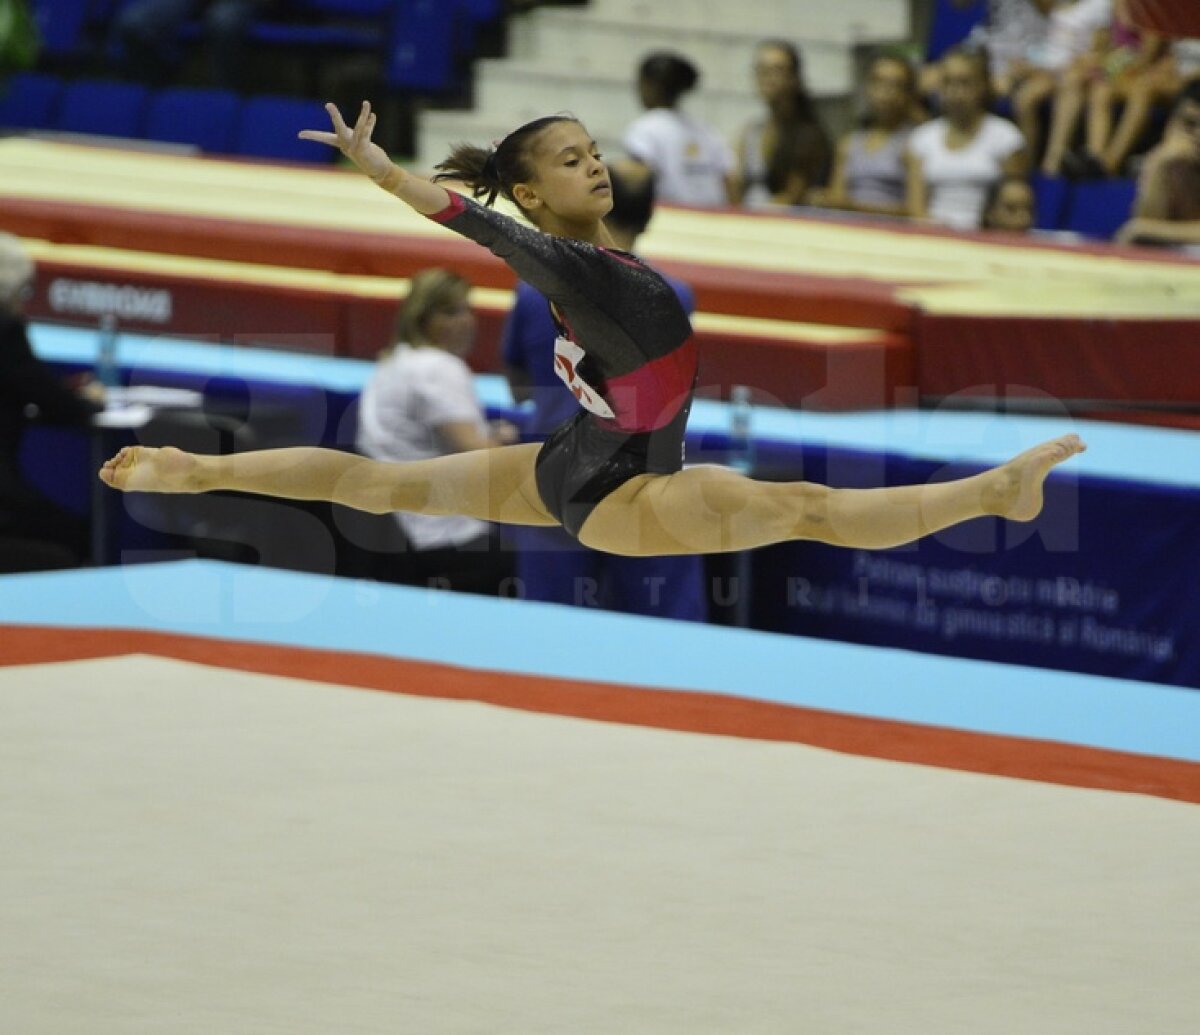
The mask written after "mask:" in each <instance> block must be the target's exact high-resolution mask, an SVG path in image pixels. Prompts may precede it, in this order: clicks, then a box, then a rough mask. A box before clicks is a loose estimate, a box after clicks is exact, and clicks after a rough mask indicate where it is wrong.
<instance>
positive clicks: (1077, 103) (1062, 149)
mask: <svg viewBox="0 0 1200 1035" xmlns="http://www.w3.org/2000/svg"><path fill="white" fill-rule="evenodd" d="M1086 89H1087V80H1086V77H1085V75H1084V74H1083V73H1082V72H1078V71H1075V70H1072V71H1070V72H1068V73H1067V74H1065V75H1064V76H1063V79H1062V82H1061V83H1059V87H1058V92H1057V94H1056V95H1055V97H1054V108H1053V111H1052V112H1051V116H1050V136H1049V139H1048V140H1047V142H1046V155H1045V157H1044V158H1043V159H1042V172H1043V173H1044V174H1045V175H1046V176H1057V175H1058V174H1059V173H1060V172H1061V171H1062V163H1063V156H1064V155H1066V153H1067V148H1069V147H1070V146H1071V139H1072V138H1073V137H1074V136H1075V130H1076V128H1077V127H1078V126H1079V118H1080V116H1081V115H1082V114H1083V106H1084V103H1085V91H1086Z"/></svg>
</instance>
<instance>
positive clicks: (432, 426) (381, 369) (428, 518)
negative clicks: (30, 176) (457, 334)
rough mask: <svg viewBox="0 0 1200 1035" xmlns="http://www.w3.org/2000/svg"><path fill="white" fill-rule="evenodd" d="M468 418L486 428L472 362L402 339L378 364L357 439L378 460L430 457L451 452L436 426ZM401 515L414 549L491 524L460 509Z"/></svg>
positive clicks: (452, 542) (464, 537)
mask: <svg viewBox="0 0 1200 1035" xmlns="http://www.w3.org/2000/svg"><path fill="white" fill-rule="evenodd" d="M463 422H467V423H473V424H475V425H476V426H477V427H478V429H479V432H480V434H481V435H486V434H487V422H486V421H485V419H484V415H483V410H482V408H481V407H480V405H479V399H478V397H477V396H476V394H475V384H474V381H473V379H472V375H471V368H470V367H468V366H467V364H466V363H464V362H463V361H462V360H461V359H459V358H458V357H457V356H454V355H451V354H450V353H449V352H446V351H444V350H443V349H438V348H429V347H425V348H412V347H410V346H408V345H404V344H400V345H397V346H396V348H395V349H394V350H393V351H392V352H391V354H390V355H388V356H385V357H384V358H383V359H381V360H380V361H379V362H378V363H377V364H376V365H375V370H374V372H373V373H372V374H371V377H370V380H368V382H367V385H366V387H365V388H364V389H363V394H362V398H361V399H360V400H359V411H358V434H357V436H356V440H355V444H356V446H357V448H358V451H359V452H360V453H364V454H365V455H367V456H369V457H372V458H373V459H375V460H388V461H393V462H405V461H411V460H427V459H429V458H431V457H435V456H442V455H443V454H445V452H446V449H445V447H444V446H443V444H442V442H441V440H440V438H439V437H438V434H437V431H436V429H437V428H438V427H439V426H440V425H442V424H457V423H463ZM396 520H397V521H399V523H400V526H401V528H403V530H404V534H405V536H407V538H408V541H409V543H410V545H411V546H412V547H413V549H415V550H432V549H435V548H438V547H450V546H457V545H459V544H461V543H465V542H467V541H468V540H471V539H474V538H476V537H478V536H480V535H483V534H484V533H485V532H486V531H487V528H488V526H487V524H486V522H483V521H478V520H476V519H475V518H469V517H462V516H459V515H452V516H447V517H442V516H439V515H432V514H410V513H408V512H407V511H397V512H396Z"/></svg>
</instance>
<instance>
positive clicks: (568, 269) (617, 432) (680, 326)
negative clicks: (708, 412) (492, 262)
mask: <svg viewBox="0 0 1200 1035" xmlns="http://www.w3.org/2000/svg"><path fill="white" fill-rule="evenodd" d="M450 198H451V202H450V204H449V205H448V206H447V207H446V208H445V209H443V210H442V211H441V212H439V213H437V214H435V215H433V216H431V217H430V218H431V219H434V220H435V221H437V222H439V223H442V224H444V225H445V226H447V227H449V228H450V229H452V230H454V231H456V232H457V233H460V234H462V235H463V236H465V237H468V238H470V239H471V240H473V241H476V242H477V243H479V244H481V245H483V246H484V247H485V248H487V249H488V250H489V251H491V252H492V253H493V254H494V255H496V256H497V257H498V258H500V259H503V260H504V261H505V262H506V263H507V264H508V265H509V266H510V267H511V268H512V269H513V271H514V272H516V274H517V275H518V276H519V277H521V279H522V280H525V281H527V282H528V283H530V284H532V285H533V286H534V287H536V288H537V289H538V290H539V291H541V292H542V294H544V295H545V296H546V297H547V298H548V299H549V300H550V307H551V312H552V314H553V316H554V320H555V324H556V326H557V328H558V331H559V339H558V342H557V344H556V346H555V372H556V373H557V374H558V376H559V377H561V378H562V379H563V381H564V382H566V384H567V386H568V388H570V389H571V391H572V393H574V395H575V397H576V399H578V400H579V403H580V405H581V406H582V407H583V409H582V411H581V412H580V413H579V414H578V415H577V416H576V417H575V418H573V419H572V420H570V421H568V422H567V423H566V424H564V425H563V426H562V427H560V428H559V429H558V430H556V431H555V432H554V433H553V434H552V435H551V436H550V437H549V438H548V439H547V440H546V443H545V445H544V446H543V448H542V451H541V453H540V454H539V456H538V470H537V475H538V491H539V493H540V494H541V496H542V501H543V503H545V505H546V506H547V508H548V509H549V510H550V512H551V513H552V514H553V515H554V516H555V517H556V518H557V519H558V520H559V521H561V522H562V524H563V526H564V527H565V528H566V529H567V530H568V531H569V532H571V533H572V534H574V535H578V534H579V529H580V528H581V527H582V525H583V522H584V520H586V518H587V515H588V514H590V513H591V510H592V508H593V507H594V506H595V505H596V504H597V503H598V502H599V501H600V500H601V499H603V498H604V496H606V495H608V493H610V492H611V491H612V490H613V489H615V488H616V487H617V486H618V485H620V484H622V483H623V482H625V481H627V480H628V479H629V478H632V477H634V476H635V475H637V474H642V473H644V472H647V471H651V472H655V473H661V474H669V473H671V472H673V471H677V470H679V469H680V467H682V465H683V433H684V429H685V427H686V425H687V418H688V413H689V411H690V409H691V402H692V393H693V391H694V389H695V380H696V366H697V357H696V347H695V342H694V340H693V338H692V328H691V324H690V322H689V321H688V318H687V314H686V313H685V312H684V310H683V307H682V306H681V305H680V303H679V299H678V297H677V295H676V294H675V291H674V290H673V289H672V288H671V286H670V285H669V284H668V283H667V282H666V281H664V280H663V278H662V277H661V276H659V274H658V273H656V272H655V271H654V270H653V269H651V268H650V267H649V266H647V265H646V264H645V263H643V262H642V261H641V260H639V259H637V258H635V257H634V256H632V255H628V254H626V253H625V252H619V251H615V250H612V249H607V248H601V247H598V246H596V245H593V244H588V243H587V242H584V241H576V240H572V239H570V238H564V237H554V236H552V235H550V234H544V233H542V232H541V231H539V230H536V229H534V228H532V227H527V226H524V225H523V224H521V223H519V222H517V221H516V220H515V219H512V218H510V217H509V216H506V215H504V214H502V213H500V212H495V211H493V210H491V209H487V208H484V207H483V206H481V205H478V204H476V203H475V202H473V201H470V200H468V199H466V198H464V197H462V195H459V194H454V193H451V194H450Z"/></svg>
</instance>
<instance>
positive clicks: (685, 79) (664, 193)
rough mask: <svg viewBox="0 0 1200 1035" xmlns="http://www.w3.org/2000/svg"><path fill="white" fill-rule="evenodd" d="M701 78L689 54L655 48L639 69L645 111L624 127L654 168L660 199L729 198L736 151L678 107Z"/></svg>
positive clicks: (706, 203)
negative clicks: (731, 150) (734, 152)
mask: <svg viewBox="0 0 1200 1035" xmlns="http://www.w3.org/2000/svg"><path fill="white" fill-rule="evenodd" d="M699 81H700V73H699V72H697V71H696V67H695V66H694V65H693V64H692V63H691V62H690V61H688V60H687V58H685V57H682V56H681V55H678V54H672V53H669V52H666V51H657V52H655V53H653V54H650V55H649V56H648V57H647V58H646V59H645V60H644V61H643V62H642V64H641V67H640V69H639V70H638V94H639V96H640V98H641V101H642V106H643V107H644V108H645V109H646V112H645V114H644V115H640V116H638V118H636V119H634V121H633V122H632V123H630V125H629V128H628V129H626V130H625V138H624V146H625V150H626V151H627V152H628V153H629V154H630V156H631V157H633V158H636V159H637V160H638V161H639V162H641V163H643V164H644V165H645V166H646V167H647V168H649V169H650V170H651V171H652V172H653V173H654V177H655V181H656V182H657V183H658V196H659V198H660V199H661V200H663V201H671V202H675V203H676V204H679V205H698V206H702V207H715V206H720V205H726V204H728V203H729V200H730V174H731V172H732V171H733V155H732V154H731V153H730V150H729V146H728V145H727V144H726V143H725V141H724V140H722V139H721V137H720V135H719V134H718V133H717V132H716V130H714V129H711V128H710V127H709V126H708V125H706V124H705V123H704V122H701V121H700V120H699V119H696V118H693V117H692V116H691V115H688V114H686V113H684V112H682V111H680V110H679V103H680V100H681V99H682V97H683V95H684V94H686V93H689V92H690V91H692V90H694V89H695V88H696V84H697V83H698V82H699Z"/></svg>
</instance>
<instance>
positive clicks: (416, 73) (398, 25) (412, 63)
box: [385, 0, 455, 93]
mask: <svg viewBox="0 0 1200 1035" xmlns="http://www.w3.org/2000/svg"><path fill="white" fill-rule="evenodd" d="M454 28H455V19H454V18H452V17H449V18H448V17H447V16H446V12H445V10H444V8H443V6H442V4H441V3H439V2H438V0H411V2H409V3H407V4H404V5H403V6H402V7H401V8H400V13H399V15H398V16H397V18H396V20H395V22H394V23H393V28H392V37H391V39H390V40H389V41H388V55H387V71H386V74H385V78H386V80H387V85H388V86H389V87H392V88H393V89H398V90H416V91H420V92H433V93H436V92H439V91H443V90H446V89H448V88H449V87H450V86H451V85H453V73H454V46H453V40H454Z"/></svg>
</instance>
